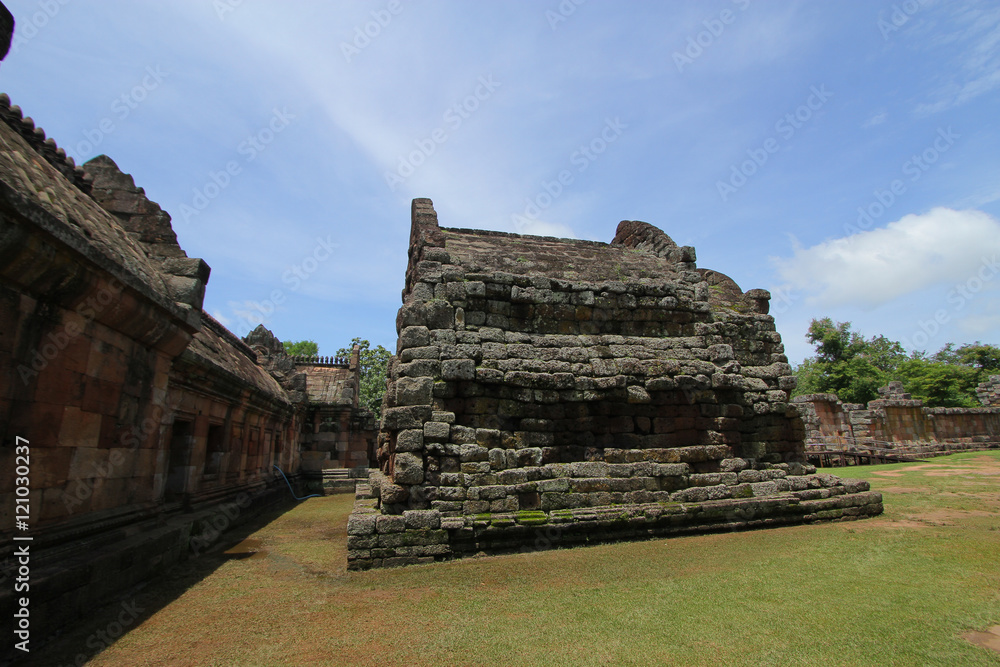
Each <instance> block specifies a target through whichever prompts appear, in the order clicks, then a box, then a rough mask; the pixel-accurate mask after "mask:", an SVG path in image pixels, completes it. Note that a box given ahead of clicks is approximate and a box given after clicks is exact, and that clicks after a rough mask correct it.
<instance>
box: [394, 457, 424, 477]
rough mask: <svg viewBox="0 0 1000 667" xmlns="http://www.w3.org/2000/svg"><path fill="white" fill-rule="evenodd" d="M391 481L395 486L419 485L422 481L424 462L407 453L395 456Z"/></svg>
mask: <svg viewBox="0 0 1000 667" xmlns="http://www.w3.org/2000/svg"><path fill="white" fill-rule="evenodd" d="M393 480H394V481H395V482H396V483H397V484H409V485H413V484H420V483H421V482H423V481H424V460H423V458H422V457H419V456H416V455H415V454H411V453H409V452H399V453H397V454H396V466H395V469H394V471H393Z"/></svg>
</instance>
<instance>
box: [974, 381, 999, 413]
mask: <svg viewBox="0 0 1000 667" xmlns="http://www.w3.org/2000/svg"><path fill="white" fill-rule="evenodd" d="M976 398H978V399H979V402H980V403H982V404H983V405H984V406H986V407H1000V375H991V376H989V377H988V378H987V379H986V381H985V382H980V383H979V386H977V387H976Z"/></svg>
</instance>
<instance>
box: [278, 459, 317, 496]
mask: <svg viewBox="0 0 1000 667" xmlns="http://www.w3.org/2000/svg"><path fill="white" fill-rule="evenodd" d="M274 469H275V470H277V471H278V472H280V473H281V476H282V477H285V473H284V471H283V470H282V469H281V468H279V467H278V466H274ZM285 484H287V485H288V490H289V491H290V492H291V494H292V498H295V499H296V500H306V499H308V498H322V497H323V494H321V493H314V494H312V495H311V496H306V497H305V498H299V497H298V496H297V495H295V491H294V489H292V483H291V482H289V481H288V478H287V477H285Z"/></svg>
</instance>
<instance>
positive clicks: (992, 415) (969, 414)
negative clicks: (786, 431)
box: [792, 375, 1000, 456]
mask: <svg viewBox="0 0 1000 667" xmlns="http://www.w3.org/2000/svg"><path fill="white" fill-rule="evenodd" d="M998 388H1000V376H997V375H992V376H990V379H989V380H987V381H986V382H982V383H980V384H979V387H978V389H977V394H978V396H979V400H980V402H981V403H982V404H983V407H975V408H931V407H927V406H925V405H924V402H923V401H921V400H919V399H915V398H913V397H912V396H911V395H910V394H908V393H906V391H905V390H904V389H903V383H902V382H900V381H898V380H894V381H892V382H889V383H888V384H887V385H886V386H884V387H879V389H878V393H879V397H878V398H877V399H875V400H874V401H869V402H868V404H867V405H862V404H860V403H842V402H841V401H840V399H838V398H837V395H836V394H803V395H802V396H796V397H795V398H794V399H793V400H792V403H793V404H794V405H795V406H796V407H797V408H798V409H799V413H800V414H801V415H802V421H803V423H804V424H805V429H806V453H807V454H809V453H816V452H825V451H829V450H839V451H847V452H865V453H868V452H872V451H876V450H878V451H881V452H883V453H887V454H902V455H906V456H910V455H915V456H938V455H941V454H949V453H951V452H956V451H970V450H983V449H996V448H998V447H1000V401H997V399H996V397H997V395H998V393H997V390H998ZM991 397H992V398H991ZM991 400H992V401H993V404H991V402H990V401H991Z"/></svg>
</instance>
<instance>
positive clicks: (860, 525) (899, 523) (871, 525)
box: [850, 519, 930, 531]
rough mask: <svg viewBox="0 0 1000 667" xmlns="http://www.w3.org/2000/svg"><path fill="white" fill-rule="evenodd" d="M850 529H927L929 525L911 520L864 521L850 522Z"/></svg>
mask: <svg viewBox="0 0 1000 667" xmlns="http://www.w3.org/2000/svg"><path fill="white" fill-rule="evenodd" d="M850 527H851V529H852V530H854V531H863V530H873V529H877V528H915V529H919V528H929V527H930V524H927V523H924V522H923V521H913V520H911V519H895V520H894V519H866V520H865V521H858V522H851V526H850Z"/></svg>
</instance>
